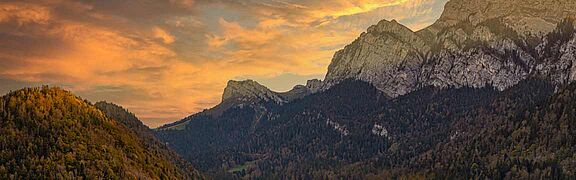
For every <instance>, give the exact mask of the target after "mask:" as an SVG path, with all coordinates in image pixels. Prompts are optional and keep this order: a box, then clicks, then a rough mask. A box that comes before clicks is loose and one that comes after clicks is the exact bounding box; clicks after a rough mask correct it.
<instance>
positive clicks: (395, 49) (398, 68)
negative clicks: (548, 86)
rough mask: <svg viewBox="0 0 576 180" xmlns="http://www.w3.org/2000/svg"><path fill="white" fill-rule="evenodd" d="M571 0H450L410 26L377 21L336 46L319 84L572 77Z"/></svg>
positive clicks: (398, 91) (575, 41) (575, 68)
mask: <svg viewBox="0 0 576 180" xmlns="http://www.w3.org/2000/svg"><path fill="white" fill-rule="evenodd" d="M575 8H576V3H575V2H574V1H544V0H530V1H520V0H512V1H503V0H472V1H468V0H451V1H449V2H448V3H447V4H446V6H445V10H444V12H443V14H442V16H441V17H440V19H439V20H438V21H437V22H435V23H434V24H433V25H431V26H429V27H427V28H425V29H422V30H420V31H417V32H413V31H412V30H410V29H408V28H406V27H405V26H403V25H401V24H399V23H398V22H396V21H386V20H383V21H381V22H380V23H378V24H377V25H374V26H372V27H370V28H368V31H367V32H365V33H362V34H361V35H360V37H359V38H358V39H356V40H355V41H354V42H353V43H352V44H350V45H348V46H346V47H345V48H344V49H343V50H340V51H338V52H337V53H336V54H335V55H334V58H333V60H332V62H331V64H330V66H329V68H328V73H327V75H326V78H325V82H326V84H325V85H324V86H325V87H324V89H326V88H329V87H330V86H332V85H334V84H337V83H339V82H341V81H343V80H345V79H349V78H353V79H358V80H362V81H366V82H370V83H371V84H373V85H374V86H376V87H377V88H378V89H380V90H382V91H383V92H385V93H386V94H387V95H388V96H390V97H398V96H400V95H404V94H407V93H410V92H413V91H415V90H417V89H419V88H422V87H426V86H435V87H444V88H445V87H457V88H458V87H477V88H479V87H484V86H486V85H492V86H494V87H497V88H498V89H499V90H504V89H507V88H509V87H512V86H514V85H515V84H517V83H518V82H520V81H521V80H524V79H528V78H534V77H538V78H545V79H548V80H550V81H552V82H554V83H555V85H562V84H567V83H568V82H572V81H574V80H575V79H576V65H575V64H576V63H574V61H575V59H576V58H574V57H575V54H576V48H574V47H576V38H575V37H574V23H573V18H574V17H576V11H574V9H575Z"/></svg>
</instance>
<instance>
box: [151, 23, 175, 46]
mask: <svg viewBox="0 0 576 180" xmlns="http://www.w3.org/2000/svg"><path fill="white" fill-rule="evenodd" d="M153 32H154V37H156V38H158V39H161V40H162V42H164V44H172V43H173V42H174V41H175V39H174V36H172V35H170V34H168V32H166V31H165V30H164V29H162V28H159V27H154V30H153Z"/></svg>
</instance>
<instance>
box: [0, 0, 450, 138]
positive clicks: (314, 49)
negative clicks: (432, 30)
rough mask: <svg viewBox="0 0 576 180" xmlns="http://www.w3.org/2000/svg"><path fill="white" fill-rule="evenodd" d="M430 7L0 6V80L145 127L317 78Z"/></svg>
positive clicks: (388, 2)
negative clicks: (100, 106) (372, 37)
mask: <svg viewBox="0 0 576 180" xmlns="http://www.w3.org/2000/svg"><path fill="white" fill-rule="evenodd" d="M438 4H442V3H436V1H433V0H335V1H331V2H330V3H329V4H327V3H326V2H325V1H321V0H306V1H305V0H295V1H269V2H268V3H263V2H261V1H246V2H242V3H239V2H237V1H228V0H218V1H215V0H214V1H210V0H208V1H192V0H169V1H150V2H148V3H143V2H139V1H132V0H126V1H97V2H90V3H89V2H73V1H68V0H59V1H40V0H38V1H34V0H32V1H25V2H11V3H0V34H3V36H0V41H2V42H3V43H4V46H2V47H0V77H1V78H9V79H13V80H17V81H24V82H38V83H50V84H54V85H61V86H65V87H66V88H68V89H70V90H72V91H74V92H77V93H79V94H80V95H82V96H85V97H87V98H89V99H91V100H108V101H112V102H115V103H119V104H121V105H123V106H124V107H127V108H128V109H130V110H131V111H133V112H134V113H135V114H136V115H138V116H139V117H140V118H142V119H143V120H144V121H145V123H146V124H148V125H151V126H154V127H155V126H158V125H160V124H161V123H166V122H170V121H176V120H178V119H180V118H183V117H186V116H188V115H190V114H192V113H195V112H198V111H201V110H202V109H204V108H209V107H211V106H213V105H215V104H217V103H219V101H220V99H221V98H220V96H221V93H222V90H223V89H224V86H225V85H226V82H227V81H228V80H229V79H235V78H238V77H267V78H273V77H276V76H279V75H281V74H283V73H291V74H296V75H300V76H308V75H317V74H323V73H325V71H326V68H327V66H328V64H329V63H330V60H331V58H332V55H333V53H334V52H335V51H336V50H338V49H340V48H342V47H343V46H344V45H345V44H347V43H349V42H351V41H352V40H354V39H355V38H356V37H357V36H358V35H359V34H360V33H361V32H362V31H364V30H365V29H366V28H367V27H368V26H369V25H371V24H374V23H376V22H378V21H379V20H381V19H383V18H388V19H390V18H394V19H398V20H400V21H401V22H402V21H405V22H407V23H408V24H409V25H410V27H412V28H420V27H424V26H426V25H427V24H430V23H431V22H432V21H433V20H434V17H437V16H438V15H439V13H436V11H435V10H436V9H437V8H438V7H436V6H438ZM215 9H216V10H215ZM431 14H433V15H431ZM414 17H417V18H414ZM1 78H0V79H1ZM0 83H1V82H0ZM286 83H293V82H286ZM282 87H286V86H282ZM272 88H273V89H274V88H275V87H274V86H273V84H272ZM279 90H286V89H279Z"/></svg>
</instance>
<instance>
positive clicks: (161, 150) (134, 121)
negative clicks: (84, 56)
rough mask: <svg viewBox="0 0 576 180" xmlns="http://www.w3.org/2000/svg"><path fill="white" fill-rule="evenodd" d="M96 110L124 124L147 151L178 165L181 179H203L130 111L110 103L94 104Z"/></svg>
mask: <svg viewBox="0 0 576 180" xmlns="http://www.w3.org/2000/svg"><path fill="white" fill-rule="evenodd" d="M94 106H96V108H98V109H99V110H100V111H102V112H104V113H105V114H106V116H108V117H109V118H112V119H114V120H116V121H117V122H119V123H122V124H123V125H124V126H126V127H127V128H128V129H129V130H131V131H132V132H133V133H135V134H136V135H137V136H138V137H139V139H140V140H142V141H143V142H144V143H145V145H146V149H150V150H153V151H154V152H155V153H156V155H158V156H160V157H162V158H163V159H167V160H169V161H170V163H172V164H174V165H176V167H177V168H179V169H178V171H179V172H178V173H180V174H182V175H183V176H182V177H181V178H185V179H199V178H202V176H201V175H200V173H199V172H198V171H197V170H196V169H195V168H194V167H193V166H192V165H191V164H190V163H189V162H188V161H186V160H184V159H182V158H181V157H180V156H179V155H178V154H176V153H175V152H173V151H172V150H170V149H168V147H167V146H166V145H165V144H164V143H162V142H161V141H160V140H158V139H157V138H156V136H155V135H154V131H152V130H151V129H150V128H149V127H148V126H146V125H144V124H143V123H142V121H140V120H139V119H138V118H137V117H136V116H135V115H134V114H132V113H130V112H128V110H126V109H124V108H122V107H121V106H118V105H116V104H113V103H109V102H97V103H96V104H94Z"/></svg>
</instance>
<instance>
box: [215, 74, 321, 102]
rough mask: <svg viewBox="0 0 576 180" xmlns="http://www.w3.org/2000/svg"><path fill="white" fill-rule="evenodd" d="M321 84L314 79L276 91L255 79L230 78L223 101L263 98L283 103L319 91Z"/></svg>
mask: <svg viewBox="0 0 576 180" xmlns="http://www.w3.org/2000/svg"><path fill="white" fill-rule="evenodd" d="M321 86H322V81H321V80H318V79H313V80H308V82H307V83H306V85H296V86H294V88H292V90H290V91H288V92H274V91H272V90H270V89H268V88H267V87H266V86H264V85H261V84H259V83H258V82H256V81H254V80H244V81H235V80H230V81H228V85H227V86H226V88H225V89H224V94H223V95H222V102H224V101H227V100H231V99H235V100H241V101H250V100H257V101H258V100H263V101H267V102H268V101H269V102H274V103H278V104H281V103H285V102H288V101H292V100H294V99H298V98H302V97H304V96H306V95H309V94H311V93H314V92H317V91H318V90H320V88H321Z"/></svg>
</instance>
